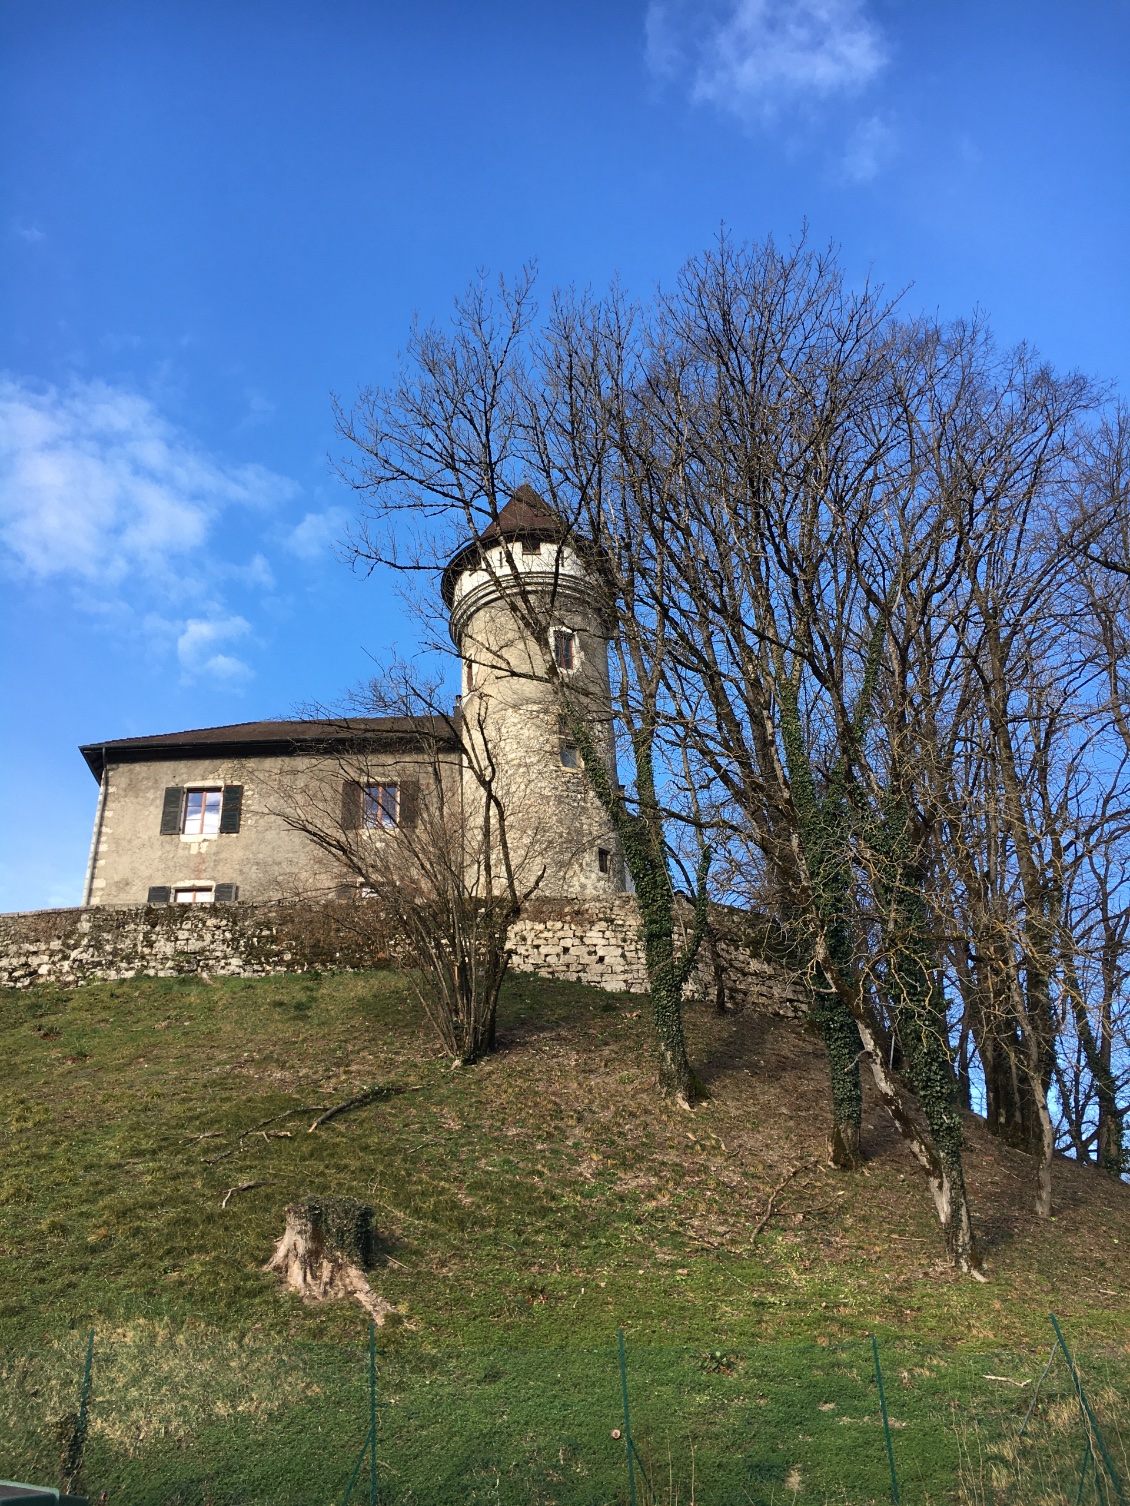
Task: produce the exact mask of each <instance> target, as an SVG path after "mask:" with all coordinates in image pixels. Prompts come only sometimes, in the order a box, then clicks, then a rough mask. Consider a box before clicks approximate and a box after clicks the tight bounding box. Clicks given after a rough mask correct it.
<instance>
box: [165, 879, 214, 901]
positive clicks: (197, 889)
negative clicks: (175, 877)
mask: <svg viewBox="0 0 1130 1506" xmlns="http://www.w3.org/2000/svg"><path fill="white" fill-rule="evenodd" d="M214 900H215V894H214V893H213V891H212V888H211V886H209V887H208V888H207V889H205V888H204V887H203V886H202V885H200V884H186V885H185V886H184V887H183V888H178V889H174V890H173V904H174V905H210V904H212V903H213V901H214Z"/></svg>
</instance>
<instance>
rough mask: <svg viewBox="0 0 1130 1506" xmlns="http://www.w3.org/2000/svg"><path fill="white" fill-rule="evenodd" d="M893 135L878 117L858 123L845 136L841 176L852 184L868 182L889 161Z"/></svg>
mask: <svg viewBox="0 0 1130 1506" xmlns="http://www.w3.org/2000/svg"><path fill="white" fill-rule="evenodd" d="M894 150H895V133H894V131H893V130H892V129H891V127H890V126H889V125H888V124H887V122H886V121H884V120H882V119H881V118H880V117H879V116H878V115H871V116H869V117H868V119H866V120H861V121H860V122H859V124H858V125H857V126H856V128H855V130H854V131H853V132H852V133H851V135H850V136H849V137H848V142H847V147H846V150H845V151H844V156H843V171H844V176H845V177H846V178H848V179H849V180H850V181H851V182H852V183H870V181H871V179H872V178H875V177H877V176H878V174H879V173H880V172H881V171H882V169H883V168H884V167H886V165H887V163H888V162H889V161H890V159H891V157H892V155H893V154H894Z"/></svg>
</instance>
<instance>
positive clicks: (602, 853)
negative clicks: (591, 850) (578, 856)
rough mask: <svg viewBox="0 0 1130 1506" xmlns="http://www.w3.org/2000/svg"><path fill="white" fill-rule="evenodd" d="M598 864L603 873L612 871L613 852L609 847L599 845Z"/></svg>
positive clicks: (597, 852)
mask: <svg viewBox="0 0 1130 1506" xmlns="http://www.w3.org/2000/svg"><path fill="white" fill-rule="evenodd" d="M596 866H597V867H598V868H599V869H600V871H601V873H611V872H612V854H611V853H610V852H609V851H608V848H607V847H598V848H597V849H596Z"/></svg>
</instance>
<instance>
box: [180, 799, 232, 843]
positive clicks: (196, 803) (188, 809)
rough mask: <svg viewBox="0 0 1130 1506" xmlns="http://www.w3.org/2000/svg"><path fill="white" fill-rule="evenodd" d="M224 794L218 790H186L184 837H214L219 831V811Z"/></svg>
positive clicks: (182, 828)
mask: <svg viewBox="0 0 1130 1506" xmlns="http://www.w3.org/2000/svg"><path fill="white" fill-rule="evenodd" d="M223 803H224V792H223V790H222V789H220V790H186V791H185V797H184V824H183V826H182V827H181V831H182V832H183V833H184V835H185V836H186V837H214V836H215V835H216V833H217V832H218V831H219V829H220V810H221V808H222V806H223Z"/></svg>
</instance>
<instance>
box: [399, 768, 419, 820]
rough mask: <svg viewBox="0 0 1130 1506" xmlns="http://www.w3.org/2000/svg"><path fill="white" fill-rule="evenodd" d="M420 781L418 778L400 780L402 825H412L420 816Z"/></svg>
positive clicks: (400, 815)
mask: <svg viewBox="0 0 1130 1506" xmlns="http://www.w3.org/2000/svg"><path fill="white" fill-rule="evenodd" d="M419 807H420V781H419V780H418V779H402V780H401V781H400V797H399V810H398V821H399V824H400V825H401V826H406V827H412V826H415V824H416V822H417V821H418V820H419V818H420V809H419Z"/></svg>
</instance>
